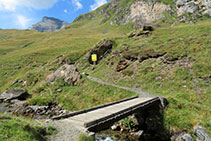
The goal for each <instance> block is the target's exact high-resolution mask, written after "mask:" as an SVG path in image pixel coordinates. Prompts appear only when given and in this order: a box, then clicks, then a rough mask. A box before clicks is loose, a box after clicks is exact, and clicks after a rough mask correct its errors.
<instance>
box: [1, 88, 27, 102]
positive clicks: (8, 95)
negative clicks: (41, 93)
mask: <svg viewBox="0 0 211 141" xmlns="http://www.w3.org/2000/svg"><path fill="white" fill-rule="evenodd" d="M28 97H29V94H28V93H27V91H26V90H23V89H19V88H12V89H10V90H7V91H6V92H4V93H2V94H1V95H0V101H11V100H13V99H18V100H26V99H27V98H28Z"/></svg>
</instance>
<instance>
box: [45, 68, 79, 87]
mask: <svg viewBox="0 0 211 141" xmlns="http://www.w3.org/2000/svg"><path fill="white" fill-rule="evenodd" d="M57 78H63V79H64V81H65V82H67V83H68V84H69V85H72V86H74V85H77V84H78V83H79V81H80V79H81V78H82V76H81V75H80V73H79V72H78V70H77V68H76V67H75V66H74V65H68V64H65V65H63V66H62V67H60V68H59V69H58V70H56V72H54V73H52V74H50V75H49V76H47V78H46V81H47V82H50V83H53V82H55V81H56V79H57Z"/></svg>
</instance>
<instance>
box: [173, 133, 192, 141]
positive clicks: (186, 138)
mask: <svg viewBox="0 0 211 141" xmlns="http://www.w3.org/2000/svg"><path fill="white" fill-rule="evenodd" d="M171 140H172V141H194V140H193V138H192V137H191V135H189V134H187V133H185V132H182V133H180V134H178V135H174V136H173V137H172V138H171Z"/></svg>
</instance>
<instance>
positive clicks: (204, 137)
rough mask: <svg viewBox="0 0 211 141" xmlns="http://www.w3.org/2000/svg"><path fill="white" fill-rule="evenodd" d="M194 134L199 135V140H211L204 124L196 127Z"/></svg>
mask: <svg viewBox="0 0 211 141" xmlns="http://www.w3.org/2000/svg"><path fill="white" fill-rule="evenodd" d="M194 134H195V135H196V136H197V141H211V138H210V137H209V135H208V134H207V131H206V129H205V128H204V127H202V126H196V127H194Z"/></svg>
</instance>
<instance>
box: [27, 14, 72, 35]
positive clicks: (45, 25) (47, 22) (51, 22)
mask: <svg viewBox="0 0 211 141" xmlns="http://www.w3.org/2000/svg"><path fill="white" fill-rule="evenodd" d="M67 25H68V23H67V22H64V21H61V20H59V19H56V18H53V17H43V18H42V20H41V21H40V22H39V23H37V24H34V25H32V27H31V29H32V30H36V31H38V32H46V31H47V32H49V31H57V30H60V29H63V28H64V27H66V26H67Z"/></svg>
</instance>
